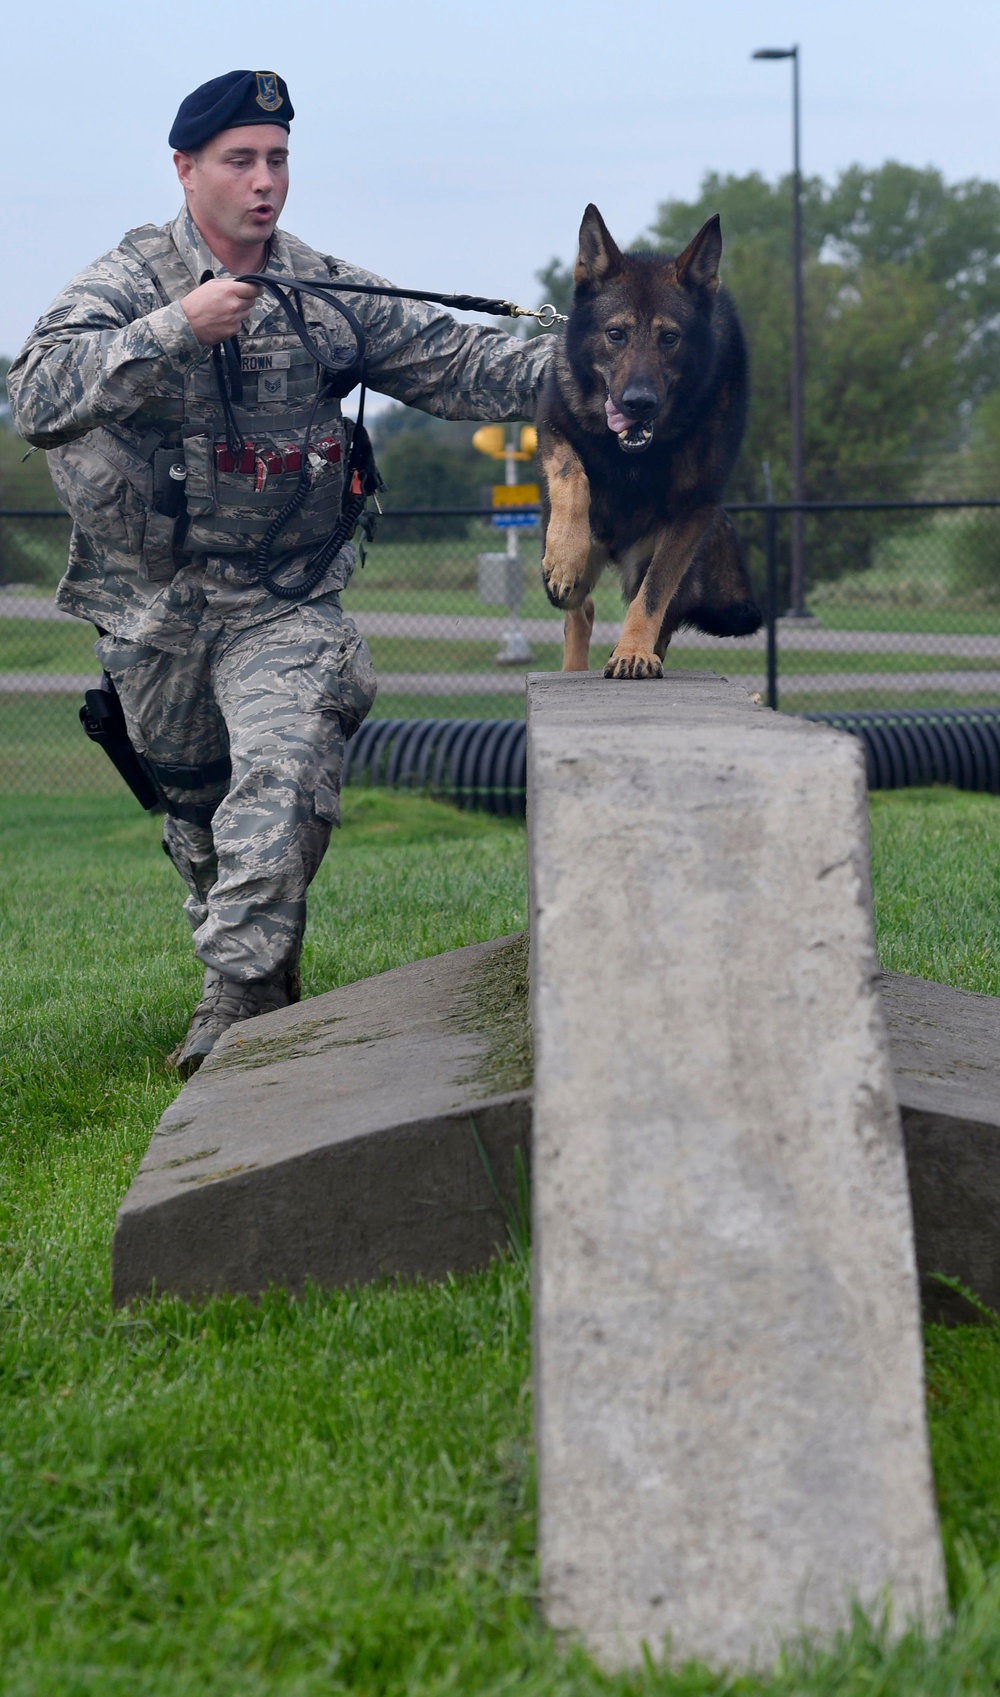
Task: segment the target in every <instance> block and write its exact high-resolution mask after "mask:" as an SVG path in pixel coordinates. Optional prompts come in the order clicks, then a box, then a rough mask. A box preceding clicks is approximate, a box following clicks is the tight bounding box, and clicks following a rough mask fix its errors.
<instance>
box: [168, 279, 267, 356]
mask: <svg viewBox="0 0 1000 1697" xmlns="http://www.w3.org/2000/svg"><path fill="white" fill-rule="evenodd" d="M259 294H260V290H259V288H258V287H257V285H256V283H237V282H235V281H234V280H233V278H232V277H213V279H212V281H211V282H210V283H202V284H201V285H200V286H199V287H198V288H197V289H192V290H191V293H190V294H189V295H185V296H184V299H183V300H182V301H181V306H182V307H183V308H184V311H185V313H186V315H187V320H188V323H189V324H190V326H191V328H192V330H193V331H194V333H195V335H196V336H197V338H198V340H199V342H200V343H201V345H202V347H203V348H210V347H212V346H213V345H214V344H215V343H216V342H225V341H226V340H227V339H228V337H230V336H236V335H238V334H239V332H240V330H242V328H243V320H244V319H245V318H246V316H247V313H248V312H249V311H250V308H251V307H252V306H253V303H254V301H255V300H256V299H257V296H258V295H259Z"/></svg>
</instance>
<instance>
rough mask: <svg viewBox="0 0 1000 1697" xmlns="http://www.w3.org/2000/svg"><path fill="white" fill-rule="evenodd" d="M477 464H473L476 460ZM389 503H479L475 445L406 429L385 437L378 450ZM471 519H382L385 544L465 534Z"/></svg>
mask: <svg viewBox="0 0 1000 1697" xmlns="http://www.w3.org/2000/svg"><path fill="white" fill-rule="evenodd" d="M477 460H478V461H479V464H476V461H477ZM378 464H379V470H380V471H381V473H382V476H383V477H384V479H385V484H386V494H385V498H384V499H385V505H386V506H389V507H469V506H478V504H479V486H480V484H481V483H482V482H483V473H482V461H481V458H480V456H479V455H478V454H476V452H475V449H473V448H471V447H470V448H468V449H465V448H464V447H463V446H461V445H459V446H456V447H452V446H451V445H449V444H448V443H447V442H442V441H441V440H440V439H439V438H437V437H435V436H434V435H433V434H432V433H431V432H430V431H429V430H421V429H419V428H416V429H413V428H411V429H406V430H400V431H398V432H396V433H394V434H391V435H390V436H389V439H388V441H387V443H386V446H385V447H384V448H380V449H379V453H378ZM468 527H469V521H468V519H466V518H462V517H460V516H457V517H453V518H435V519H424V518H422V519H385V520H383V521H382V523H381V524H380V526H379V539H380V540H381V541H383V542H409V541H414V542H430V541H436V540H437V539H439V538H440V537H445V536H464V535H465V533H466V531H467V530H468Z"/></svg>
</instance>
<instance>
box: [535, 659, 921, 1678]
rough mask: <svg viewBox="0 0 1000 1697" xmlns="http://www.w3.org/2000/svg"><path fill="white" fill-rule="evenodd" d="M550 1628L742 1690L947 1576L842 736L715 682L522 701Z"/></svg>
mask: <svg viewBox="0 0 1000 1697" xmlns="http://www.w3.org/2000/svg"><path fill="white" fill-rule="evenodd" d="M528 821H529V831H530V860H531V875H532V998H533V1020H534V1031H535V1103H534V1161H533V1197H534V1252H533V1266H534V1276H535V1294H534V1325H535V1409H536V1439H537V1451H538V1469H539V1549H540V1563H541V1580H542V1594H543V1602H544V1607H545V1610H546V1614H547V1616H548V1619H549V1621H550V1622H551V1624H552V1625H553V1626H554V1627H556V1628H558V1629H561V1630H565V1631H569V1632H576V1633H580V1634H581V1635H582V1637H583V1640H584V1642H585V1643H586V1644H587V1645H588V1647H589V1648H590V1649H591V1650H592V1651H593V1652H594V1653H595V1654H596V1655H597V1656H598V1657H599V1658H600V1660H601V1661H602V1662H603V1663H605V1664H606V1665H607V1666H609V1667H618V1666H625V1665H629V1664H632V1665H637V1664H639V1663H640V1662H641V1658H642V1654H643V1646H644V1645H648V1647H649V1649H650V1651H651V1652H652V1653H653V1655H654V1656H660V1655H662V1654H663V1653H664V1651H665V1647H666V1646H667V1644H668V1642H669V1647H670V1654H671V1656H672V1658H674V1659H675V1660H676V1661H677V1662H682V1661H684V1660H685V1659H687V1658H689V1657H698V1658H702V1659H704V1660H706V1661H707V1662H709V1663H710V1664H713V1665H715V1666H722V1665H729V1666H733V1667H748V1666H754V1665H758V1664H766V1663H767V1662H768V1661H769V1659H770V1658H771V1657H772V1656H773V1655H774V1653H775V1652H776V1650H777V1648H778V1646H779V1644H780V1643H781V1642H782V1641H783V1640H788V1639H790V1638H794V1637H795V1636H796V1635H798V1634H799V1633H802V1632H807V1633H810V1634H812V1635H819V1636H820V1637H825V1636H829V1635H830V1634H832V1633H834V1632H835V1631H836V1630H837V1629H838V1628H841V1627H846V1626H847V1625H848V1624H849V1621H850V1610H851V1604H852V1601H853V1600H854V1599H858V1600H860V1602H861V1603H862V1604H863V1605H864V1606H866V1607H868V1608H871V1609H878V1608H879V1607H880V1606H881V1605H882V1604H884V1603H885V1601H886V1600H887V1599H891V1606H892V1611H893V1612H892V1620H893V1625H894V1627H895V1628H896V1629H899V1628H901V1627H902V1626H903V1625H904V1624H905V1622H906V1620H907V1618H908V1617H911V1616H919V1617H922V1618H923V1619H924V1620H926V1621H927V1622H929V1623H930V1624H933V1623H934V1622H935V1621H936V1620H937V1618H938V1616H939V1614H940V1611H941V1609H942V1608H943V1605H944V1597H945V1591H944V1576H943V1564H942V1557H941V1548H940V1542H939V1536H938V1530H937V1522H936V1514H935V1506H934V1497H933V1491H932V1484H931V1471H930V1461H929V1455H928V1446H927V1434H926V1428H925V1416H924V1384H923V1362H922V1350H921V1336H920V1309H919V1301H918V1290H917V1275H916V1265H915V1257H914V1244H913V1232H912V1224H911V1213H910V1203H909V1196H908V1191H907V1179H906V1167H905V1162H904V1151H903V1139H902V1133H901V1128H900V1120H899V1113H898V1110H897V1106H896V1101H895V1096H894V1091H893V1082H892V1073H891V1068H890V1059H889V1046H888V1041H887V1034H886V1028H885V1023H884V1019H883V1015H882V1009H881V1004H880V999H879V995H878V978H879V974H878V971H877V965H876V958H875V950H874V940H873V933H872V919H871V908H870V899H869V887H868V841H867V813H866V786H865V772H864V764H863V754H862V750H861V748H860V746H859V745H858V743H857V741H856V739H855V738H853V737H851V736H848V735H844V734H841V733H839V732H836V731H832V730H829V729H827V728H826V727H823V726H818V725H811V724H807V723H804V722H802V721H794V720H791V719H789V718H787V717H784V716H781V715H778V714H774V713H769V712H767V711H766V710H764V709H760V708H755V707H754V706H753V705H752V704H751V702H750V700H749V698H748V697H747V695H746V694H745V692H744V691H743V690H741V689H739V688H737V687H736V686H732V685H729V684H727V683H726V682H725V681H723V680H720V679H717V678H714V677H712V676H710V675H705V674H697V673H688V672H673V673H668V674H667V675H666V677H665V678H664V679H663V680H662V682H661V681H657V682H647V683H638V684H635V683H620V682H609V681H605V680H604V679H603V678H602V677H600V676H598V675H596V674H584V675H572V674H568V675H565V676H562V675H550V676H543V675H540V676H536V677H533V678H531V679H530V680H529V685H528Z"/></svg>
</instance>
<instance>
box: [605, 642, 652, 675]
mask: <svg viewBox="0 0 1000 1697" xmlns="http://www.w3.org/2000/svg"><path fill="white" fill-rule="evenodd" d="M604 676H605V677H606V678H662V676H663V662H662V661H661V660H660V658H659V656H658V655H657V654H653V653H651V652H650V650H649V649H648V648H623V647H622V644H621V643H619V644H618V647H617V648H616V649H615V650H614V652H613V654H612V656H611V658H610V660H609V661H608V663H607V665H606V666H605V668H604Z"/></svg>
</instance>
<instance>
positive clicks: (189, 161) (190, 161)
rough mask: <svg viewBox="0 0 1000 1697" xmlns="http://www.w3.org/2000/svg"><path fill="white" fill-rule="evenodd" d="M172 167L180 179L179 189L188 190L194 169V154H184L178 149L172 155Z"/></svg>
mask: <svg viewBox="0 0 1000 1697" xmlns="http://www.w3.org/2000/svg"><path fill="white" fill-rule="evenodd" d="M174 166H175V168H176V171H177V175H178V177H179V179H180V183H181V187H182V188H184V189H186V188H188V187H189V185H190V182H191V177H192V174H193V172H194V167H195V157H194V154H193V153H184V152H182V151H181V150H180V149H178V151H177V152H176V153H175V154H174Z"/></svg>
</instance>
